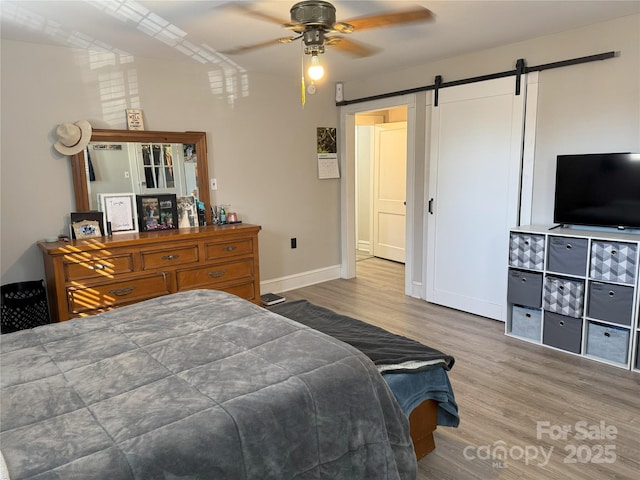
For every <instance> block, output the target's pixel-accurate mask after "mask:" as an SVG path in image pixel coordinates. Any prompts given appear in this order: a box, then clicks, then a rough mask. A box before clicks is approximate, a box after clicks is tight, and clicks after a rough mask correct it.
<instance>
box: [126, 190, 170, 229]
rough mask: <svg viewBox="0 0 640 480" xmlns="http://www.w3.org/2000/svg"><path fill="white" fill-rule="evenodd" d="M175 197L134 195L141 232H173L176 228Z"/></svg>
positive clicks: (167, 195)
mask: <svg viewBox="0 0 640 480" xmlns="http://www.w3.org/2000/svg"><path fill="white" fill-rule="evenodd" d="M176 198H177V197H176V195H175V194H174V193H171V194H160V195H136V203H137V207H138V221H139V228H140V231H141V232H152V231H158V230H174V229H177V228H178V205H177V200H176Z"/></svg>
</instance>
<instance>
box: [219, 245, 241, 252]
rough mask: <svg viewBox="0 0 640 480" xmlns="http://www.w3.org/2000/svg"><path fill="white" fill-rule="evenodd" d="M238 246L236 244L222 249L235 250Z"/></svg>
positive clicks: (226, 250)
mask: <svg viewBox="0 0 640 480" xmlns="http://www.w3.org/2000/svg"><path fill="white" fill-rule="evenodd" d="M236 248H238V247H236V246H235V245H231V246H229V247H224V248H223V249H222V250H223V251H225V252H233V251H234V250H235V249H236Z"/></svg>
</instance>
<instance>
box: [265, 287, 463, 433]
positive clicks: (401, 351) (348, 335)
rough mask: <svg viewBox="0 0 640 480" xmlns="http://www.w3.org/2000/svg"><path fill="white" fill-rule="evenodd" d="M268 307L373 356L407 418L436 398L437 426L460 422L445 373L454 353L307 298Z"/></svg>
mask: <svg viewBox="0 0 640 480" xmlns="http://www.w3.org/2000/svg"><path fill="white" fill-rule="evenodd" d="M270 310H271V311H272V312H275V313H278V314H280V315H282V316H283V317H287V318H290V319H292V320H295V321H296V322H299V323H302V324H304V325H307V326H308V327H311V328H314V329H315V330H318V331H320V332H322V333H325V334H327V335H330V336H332V337H334V338H336V339H338V340H341V341H343V342H345V343H348V344H350V345H352V346H353V347H355V348H357V349H358V350H360V351H361V352H362V353H364V354H365V355H367V356H368V357H369V358H371V360H373V362H374V363H375V364H376V366H377V367H378V370H379V371H380V372H381V373H382V375H383V377H384V379H385V380H386V382H387V384H388V385H389V387H390V388H391V391H392V392H393V394H394V396H395V397H396V399H397V401H398V403H399V404H400V407H401V408H402V410H403V411H404V413H405V415H407V417H408V416H409V414H410V413H411V412H412V411H413V409H414V408H415V407H417V406H418V405H419V404H420V403H422V402H423V401H425V400H435V401H436V402H438V425H442V426H446V427H457V426H458V425H459V423H460V418H459V416H458V405H457V404H456V401H455V396H454V394H453V389H452V388H451V383H450V381H449V376H448V374H447V371H448V370H450V369H451V367H452V366H453V364H454V363H455V360H454V358H453V357H452V356H450V355H445V354H444V353H442V352H440V351H439V350H436V349H434V348H431V347H429V346H427V345H423V344H421V343H420V342H417V341H415V340H412V339H410V338H406V337H403V336H401V335H396V334H393V333H391V332H388V331H387V330H385V329H383V328H380V327H377V326H375V325H371V324H369V323H366V322H363V321H362V320H357V319H355V318H352V317H348V316H346V315H341V314H338V313H336V312H334V311H332V310H329V309H328V308H324V307H320V306H318V305H314V304H312V303H310V302H308V301H307V300H297V301H294V302H287V303H281V304H279V305H276V306H273V307H271V308H270Z"/></svg>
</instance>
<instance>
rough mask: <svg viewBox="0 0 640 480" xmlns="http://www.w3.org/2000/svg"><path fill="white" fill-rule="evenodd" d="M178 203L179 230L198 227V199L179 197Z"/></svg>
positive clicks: (188, 196)
mask: <svg viewBox="0 0 640 480" xmlns="http://www.w3.org/2000/svg"><path fill="white" fill-rule="evenodd" d="M176 201H177V202H178V228H191V227H197V226H198V209H197V208H196V197H194V196H193V195H187V196H185V197H177V199H176Z"/></svg>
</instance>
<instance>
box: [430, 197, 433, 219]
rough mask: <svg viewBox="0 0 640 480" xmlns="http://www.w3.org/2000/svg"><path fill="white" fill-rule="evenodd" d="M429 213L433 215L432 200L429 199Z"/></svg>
mask: <svg viewBox="0 0 640 480" xmlns="http://www.w3.org/2000/svg"><path fill="white" fill-rule="evenodd" d="M429 213H430V214H431V215H433V198H430V199H429Z"/></svg>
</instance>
